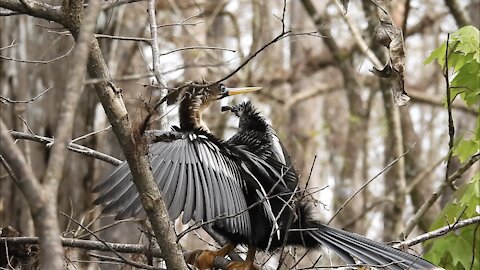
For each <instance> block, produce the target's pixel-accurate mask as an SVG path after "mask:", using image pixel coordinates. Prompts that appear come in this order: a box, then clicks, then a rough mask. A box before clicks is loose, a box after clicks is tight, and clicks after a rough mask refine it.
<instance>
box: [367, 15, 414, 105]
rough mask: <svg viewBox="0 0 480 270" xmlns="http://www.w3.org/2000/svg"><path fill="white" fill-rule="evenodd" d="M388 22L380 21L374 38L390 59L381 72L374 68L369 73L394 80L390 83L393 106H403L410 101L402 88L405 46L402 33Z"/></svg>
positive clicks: (403, 84)
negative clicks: (385, 49) (386, 49)
mask: <svg viewBox="0 0 480 270" xmlns="http://www.w3.org/2000/svg"><path fill="white" fill-rule="evenodd" d="M388 20H389V21H380V26H379V27H378V31H377V33H376V36H375V38H376V40H377V42H379V43H380V44H382V45H383V46H385V47H386V48H388V49H389V50H388V51H389V54H390V57H389V60H388V62H387V64H386V65H385V67H384V68H383V69H382V70H378V69H376V68H375V67H374V68H373V69H372V70H371V72H373V73H374V74H375V75H377V76H379V77H382V78H394V80H393V83H392V84H393V85H392V91H393V100H394V102H395V105H397V106H403V105H405V104H407V102H408V101H409V100H410V97H409V96H408V94H407V92H405V87H404V86H405V83H404V81H405V80H404V70H405V46H404V42H403V33H402V30H401V29H400V28H398V27H397V26H395V25H394V24H393V22H392V21H391V20H390V19H388Z"/></svg>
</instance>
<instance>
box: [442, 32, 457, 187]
mask: <svg viewBox="0 0 480 270" xmlns="http://www.w3.org/2000/svg"><path fill="white" fill-rule="evenodd" d="M449 42H450V33H448V34H447V42H446V48H445V67H444V70H443V76H444V77H445V84H446V91H447V112H448V136H449V140H448V156H447V168H446V169H445V181H448V176H449V174H450V165H451V161H452V155H453V143H454V138H455V126H454V125H453V117H452V101H451V97H450V94H451V93H450V80H449V78H448V45H449Z"/></svg>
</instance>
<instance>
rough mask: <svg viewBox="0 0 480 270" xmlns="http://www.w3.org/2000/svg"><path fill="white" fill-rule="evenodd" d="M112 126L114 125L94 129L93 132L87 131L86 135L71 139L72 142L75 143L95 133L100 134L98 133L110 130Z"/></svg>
mask: <svg viewBox="0 0 480 270" xmlns="http://www.w3.org/2000/svg"><path fill="white" fill-rule="evenodd" d="M111 128H112V126H108V127H106V128H102V129H100V130H96V131H92V132H90V133H87V134H85V135H82V136H80V137H77V138H75V139H73V140H71V141H70V142H71V143H74V142H77V141H80V140H83V139H85V138H88V137H90V136H92V135H95V134H98V133H101V132H104V131H107V130H109V129H111Z"/></svg>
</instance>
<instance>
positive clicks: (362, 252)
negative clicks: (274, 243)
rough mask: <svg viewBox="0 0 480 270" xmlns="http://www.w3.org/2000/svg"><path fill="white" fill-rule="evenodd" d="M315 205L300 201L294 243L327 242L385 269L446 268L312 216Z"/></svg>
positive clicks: (346, 255)
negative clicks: (322, 221)
mask: <svg viewBox="0 0 480 270" xmlns="http://www.w3.org/2000/svg"><path fill="white" fill-rule="evenodd" d="M312 208H313V207H312V205H311V204H310V203H302V204H300V205H299V211H298V219H297V222H294V223H295V224H294V226H292V229H294V231H295V233H289V237H288V242H289V243H290V244H294V245H301V246H305V247H307V248H315V247H318V246H320V245H323V246H325V247H326V248H328V249H330V250H332V251H334V252H335V253H336V254H337V255H338V256H339V257H340V258H342V259H343V260H344V261H345V262H346V263H348V264H355V260H354V259H353V258H356V259H358V260H359V261H361V262H362V263H364V264H368V265H370V266H377V267H378V268H381V269H392V270H402V269H412V270H413V269H425V270H426V269H432V270H433V269H442V268H440V267H437V266H435V265H433V264H432V263H430V262H428V261H426V260H424V259H422V258H420V257H418V256H415V255H412V254H409V253H407V252H404V251H401V250H399V249H396V248H393V247H391V246H388V245H386V244H383V243H380V242H377V241H373V240H370V239H368V238H365V237H363V236H361V235H358V234H355V233H351V232H347V231H343V230H340V229H336V228H333V227H330V226H327V225H324V224H322V223H321V222H320V221H318V220H312V219H311V217H312V214H311V211H312ZM295 227H297V228H295Z"/></svg>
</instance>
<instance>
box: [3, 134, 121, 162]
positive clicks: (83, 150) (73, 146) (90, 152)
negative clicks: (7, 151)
mask: <svg viewBox="0 0 480 270" xmlns="http://www.w3.org/2000/svg"><path fill="white" fill-rule="evenodd" d="M10 135H12V137H13V138H15V139H23V140H30V141H34V142H39V143H43V144H45V145H52V144H53V143H54V142H55V139H53V138H49V137H44V136H40V135H33V134H27V133H23V132H18V131H10ZM68 149H69V150H71V151H73V152H76V153H80V154H84V155H87V156H89V157H93V158H96V159H99V160H102V161H105V162H107V163H110V164H112V165H120V164H122V162H123V161H121V160H119V159H117V158H114V157H112V156H109V155H107V154H104V153H101V152H98V151H96V150H93V149H91V148H88V147H86V146H83V145H79V144H75V143H69V144H68Z"/></svg>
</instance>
